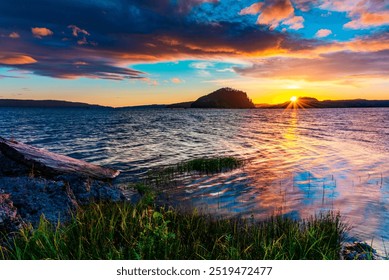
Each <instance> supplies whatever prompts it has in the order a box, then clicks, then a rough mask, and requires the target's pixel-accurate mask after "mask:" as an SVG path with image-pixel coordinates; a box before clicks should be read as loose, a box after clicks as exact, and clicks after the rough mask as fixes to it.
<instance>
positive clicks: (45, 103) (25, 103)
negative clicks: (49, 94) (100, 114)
mask: <svg viewBox="0 0 389 280" xmlns="http://www.w3.org/2000/svg"><path fill="white" fill-rule="evenodd" d="M0 107H14V108H15V107H16V108H110V107H107V106H100V105H93V104H88V103H82V102H71V101H63V100H29V99H0Z"/></svg>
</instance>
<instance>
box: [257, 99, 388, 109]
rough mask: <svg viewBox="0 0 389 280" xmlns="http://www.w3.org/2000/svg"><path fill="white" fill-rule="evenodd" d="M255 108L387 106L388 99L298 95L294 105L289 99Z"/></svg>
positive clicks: (259, 105)
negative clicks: (330, 98) (321, 99)
mask: <svg viewBox="0 0 389 280" xmlns="http://www.w3.org/2000/svg"><path fill="white" fill-rule="evenodd" d="M256 107H257V108H263V109H285V108H294V107H296V108H373V107H389V100H366V99H350V100H323V101H319V100H317V99H316V98H313V97H299V98H298V99H297V101H296V102H295V105H294V104H292V102H291V101H288V102H284V103H281V104H257V105H256Z"/></svg>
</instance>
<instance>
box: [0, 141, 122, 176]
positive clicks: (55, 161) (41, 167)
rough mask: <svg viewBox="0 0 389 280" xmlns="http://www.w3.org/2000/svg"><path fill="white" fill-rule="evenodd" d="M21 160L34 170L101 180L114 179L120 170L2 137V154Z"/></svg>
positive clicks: (0, 146)
mask: <svg viewBox="0 0 389 280" xmlns="http://www.w3.org/2000/svg"><path fill="white" fill-rule="evenodd" d="M1 153H3V154H4V155H5V156H6V157H8V158H10V159H12V160H14V161H16V162H19V163H21V164H23V165H25V166H27V167H28V168H30V170H31V171H32V172H38V173H43V174H45V175H47V174H54V175H58V174H74V175H77V176H80V177H90V178H94V179H99V180H106V179H113V178H115V177H117V176H118V175H119V173H120V172H119V171H117V170H113V169H110V168H104V167H101V166H98V165H94V164H91V163H87V162H85V161H82V160H78V159H74V158H71V157H68V156H64V155H59V154H55V153H52V152H49V151H47V150H44V149H38V148H35V147H32V146H30V145H27V144H23V143H20V142H16V141H11V140H6V139H4V138H1V137H0V155H1Z"/></svg>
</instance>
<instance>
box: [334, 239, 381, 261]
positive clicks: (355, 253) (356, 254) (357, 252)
mask: <svg viewBox="0 0 389 280" xmlns="http://www.w3.org/2000/svg"><path fill="white" fill-rule="evenodd" d="M341 255H342V258H343V259H344V260H379V259H382V257H381V256H379V255H378V254H377V251H376V250H375V249H374V248H373V247H371V246H370V245H368V244H367V243H365V242H357V241H355V242H353V243H348V244H345V245H344V246H343V249H342V254H341Z"/></svg>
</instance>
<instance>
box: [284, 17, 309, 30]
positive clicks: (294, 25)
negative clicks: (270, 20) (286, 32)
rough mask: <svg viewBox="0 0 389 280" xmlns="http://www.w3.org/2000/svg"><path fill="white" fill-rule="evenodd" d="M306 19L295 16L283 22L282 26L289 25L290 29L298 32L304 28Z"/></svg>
mask: <svg viewBox="0 0 389 280" xmlns="http://www.w3.org/2000/svg"><path fill="white" fill-rule="evenodd" d="M303 22H304V18H303V17H301V16H294V17H292V18H289V19H287V20H285V21H283V22H282V24H285V25H289V28H290V29H294V30H298V29H301V28H304V24H303Z"/></svg>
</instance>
